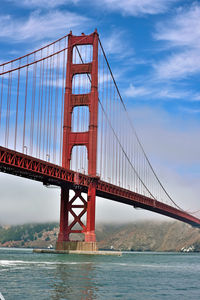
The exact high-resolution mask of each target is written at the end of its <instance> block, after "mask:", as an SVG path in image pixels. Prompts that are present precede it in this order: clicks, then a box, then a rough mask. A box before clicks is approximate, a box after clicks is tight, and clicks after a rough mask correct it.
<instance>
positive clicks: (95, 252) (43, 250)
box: [33, 249, 122, 256]
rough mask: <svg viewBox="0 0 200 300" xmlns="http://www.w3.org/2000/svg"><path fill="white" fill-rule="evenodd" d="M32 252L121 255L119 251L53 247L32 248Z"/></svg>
mask: <svg viewBox="0 0 200 300" xmlns="http://www.w3.org/2000/svg"><path fill="white" fill-rule="evenodd" d="M33 252H34V253H50V254H85V255H114V256H121V255H122V252H120V251H103V250H99V251H79V250H54V249H34V250H33Z"/></svg>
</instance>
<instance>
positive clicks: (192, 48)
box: [0, 0, 200, 222]
mask: <svg viewBox="0 0 200 300" xmlns="http://www.w3.org/2000/svg"><path fill="white" fill-rule="evenodd" d="M0 28H1V30H0V61H1V62H3V61H5V60H10V59H12V58H14V57H18V56H21V55H23V54H25V53H28V52H30V51H31V50H33V49H37V48H40V46H42V45H45V44H46V43H48V42H50V41H53V40H55V39H57V38H59V37H61V36H63V35H65V34H66V33H68V32H69V31H70V30H72V31H73V33H74V34H77V35H79V34H80V33H81V32H84V33H86V34H88V33H91V32H93V31H94V29H95V28H97V29H98V32H99V34H100V39H101V41H102V43H103V46H104V49H105V52H106V54H107V57H108V60H109V62H110V64H111V68H112V70H113V73H114V76H115V78H116V81H117V84H118V86H119V89H120V91H121V94H122V97H123V99H124V101H125V102H126V105H127V107H128V109H129V113H130V116H131V117H132V119H133V122H134V125H135V127H136V130H137V132H138V133H139V136H140V138H141V140H142V143H143V145H144V148H145V149H146V151H147V154H148V155H149V157H150V160H151V161H152V163H153V165H154V167H155V169H156V171H157V173H158V175H159V177H160V178H161V180H162V181H163V183H164V185H165V186H166V187H167V189H168V190H169V192H170V194H171V195H172V196H173V198H174V199H175V200H176V201H177V202H178V203H179V204H180V205H181V204H183V206H184V208H186V209H191V210H196V209H198V208H200V201H199V200H200V199H199V192H200V188H199V186H200V185H199V179H200V160H199V157H200V141H199V134H200V76H199V75H200V1H189V0H188V1H178V0H167V1H165V0H140V1H138V0H124V1H121V0H101V1H96V0H93V1H92V0H86V1H81V0H74V1H73V0H57V1H56V0H55V1H53V0H43V1H41V0H40V1H39V0H21V1H18V0H1V11H0ZM1 176H3V175H1ZM5 178H7V177H5ZM5 178H4V177H2V182H4V180H5V182H6V180H7V179H5ZM28 184H29V185H30V188H32V189H35V185H34V184H36V183H34V184H33V183H28ZM38 193H39V195H43V194H42V190H41V189H40V191H39V188H38ZM52 193H53V192H52ZM56 193H57V192H56ZM15 194H16V193H15ZM44 194H45V193H44ZM57 194H58V193H57ZM57 194H51V195H50V194H49V195H50V196H49V197H50V198H51V199H53V198H54V197H55V195H56V197H57ZM3 195H4V194H3ZM3 197H8V198H9V199H11V198H12V196H6V193H5V196H2V199H3ZM23 197H24V199H25V198H26V197H27V196H24V195H19V198H20V201H22V200H21V199H22V198H23ZM41 197H43V196H41ZM39 198H40V197H39ZM10 201H11V200H10ZM52 201H53V200H52ZM51 203H53V202H51ZM51 205H52V206H51ZM51 205H50V207H53V205H54V204H51ZM22 206H23V205H22ZM110 207H111V206H110ZM110 209H111V208H109V206H108V208H107V211H108V214H109V211H110ZM117 209H118V208H116V212H115V213H114V215H115V214H118V213H119V211H120V210H121V207H120V208H119V211H118V210H117ZM123 209H124V215H125V216H126V218H125V219H127V215H128V216H129V218H128V219H129V220H131V218H132V215H131V214H130V213H129V212H128V210H126V208H123ZM99 211H100V213H99V215H98V218H99V220H100V221H101V220H102V217H101V213H102V206H101V204H100V208H99ZM5 212H6V208H5V211H4V214H5ZM131 213H132V211H131ZM50 214H51V213H50ZM137 214H138V212H137ZM139 214H140V213H139ZM104 215H105V212H104ZM135 215H136V214H134V217H135ZM149 216H151V214H150V215H149ZM145 217H146V215H145ZM9 218H11V217H9V215H8V218H7V220H8V222H9ZM50 218H52V219H56V218H57V215H53V214H52V216H50ZM33 219H34V218H33ZM122 219H123V218H122ZM25 221H26V220H25ZM0 222H1V220H0Z"/></svg>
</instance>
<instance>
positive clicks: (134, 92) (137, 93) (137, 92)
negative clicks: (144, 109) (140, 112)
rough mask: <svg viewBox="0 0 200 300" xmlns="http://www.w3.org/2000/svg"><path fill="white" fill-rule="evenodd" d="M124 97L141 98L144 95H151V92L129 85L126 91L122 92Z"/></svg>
mask: <svg viewBox="0 0 200 300" xmlns="http://www.w3.org/2000/svg"><path fill="white" fill-rule="evenodd" d="M124 94H125V96H127V97H132V98H135V97H142V96H146V95H151V94H152V90H149V89H147V88H145V87H135V86H134V85H133V84H130V86H129V87H128V89H127V90H126V91H125V92H124Z"/></svg>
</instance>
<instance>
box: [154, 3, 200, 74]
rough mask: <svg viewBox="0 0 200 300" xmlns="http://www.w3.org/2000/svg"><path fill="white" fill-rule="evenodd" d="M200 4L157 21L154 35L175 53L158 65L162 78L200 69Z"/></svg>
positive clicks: (195, 71) (192, 72)
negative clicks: (159, 21) (167, 18)
mask: <svg viewBox="0 0 200 300" xmlns="http://www.w3.org/2000/svg"><path fill="white" fill-rule="evenodd" d="M199 28H200V5H199V4H198V3H195V4H193V5H191V7H189V8H182V9H179V10H178V11H177V13H176V16H174V17H173V18H172V19H170V20H168V21H167V22H164V23H159V24H158V25H157V32H156V33H155V34H154V38H155V39H156V40H158V41H164V42H165V43H166V44H165V47H166V48H167V49H169V48H173V49H174V50H173V53H172V54H171V55H170V56H168V57H167V58H166V59H164V60H162V61H160V62H158V63H157V64H155V65H154V68H155V71H156V74H157V76H158V78H162V79H175V78H176V79H182V78H186V77H188V76H191V75H193V74H196V73H199V72H200V30H199Z"/></svg>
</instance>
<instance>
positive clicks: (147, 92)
mask: <svg viewBox="0 0 200 300" xmlns="http://www.w3.org/2000/svg"><path fill="white" fill-rule="evenodd" d="M124 95H125V96H127V97H129V98H143V99H144V100H146V98H147V96H148V99H151V100H154V99H155V100H158V99H184V100H185V99H187V98H188V99H189V101H192V100H195V101H197V99H195V97H197V95H196V94H194V93H193V92H192V91H188V90H179V89H177V88H176V89H175V88H173V87H170V86H169V87H166V86H161V85H159V86H156V85H155V84H154V85H152V84H151V82H149V83H148V82H147V84H146V85H145V86H142V85H137V86H136V85H133V84H130V85H129V87H128V88H127V89H126V90H125V91H124Z"/></svg>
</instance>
